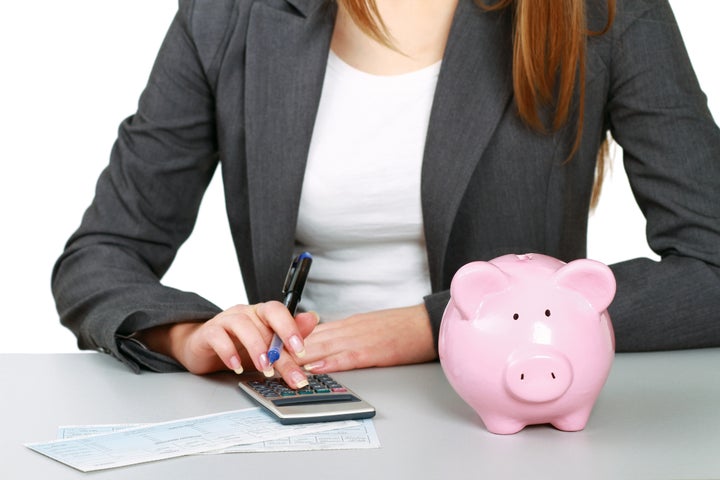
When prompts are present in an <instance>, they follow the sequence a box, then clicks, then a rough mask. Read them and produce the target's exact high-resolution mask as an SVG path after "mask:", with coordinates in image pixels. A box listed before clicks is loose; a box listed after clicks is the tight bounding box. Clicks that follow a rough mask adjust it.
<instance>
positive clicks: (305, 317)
mask: <svg viewBox="0 0 720 480" xmlns="http://www.w3.org/2000/svg"><path fill="white" fill-rule="evenodd" d="M295 322H296V323H297V328H298V331H299V332H300V335H302V337H303V338H306V337H307V336H308V335H310V334H311V333H312V332H313V330H315V327H317V326H318V325H319V323H320V316H319V315H318V314H317V313H316V312H303V313H298V314H297V315H295Z"/></svg>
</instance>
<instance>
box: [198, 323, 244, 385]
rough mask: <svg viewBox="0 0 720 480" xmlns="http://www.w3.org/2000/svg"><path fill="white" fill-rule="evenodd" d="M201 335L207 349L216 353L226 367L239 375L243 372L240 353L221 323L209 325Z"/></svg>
mask: <svg viewBox="0 0 720 480" xmlns="http://www.w3.org/2000/svg"><path fill="white" fill-rule="evenodd" d="M200 333H201V334H202V336H203V338H204V343H205V344H206V345H207V347H209V348H210V349H211V350H212V351H213V352H215V354H216V355H217V356H218V358H220V360H221V361H222V362H223V364H225V366H226V367H228V368H229V369H230V370H233V371H234V372H235V373H237V374H241V373H242V372H243V367H242V362H241V360H240V353H239V352H238V350H237V348H236V346H235V341H234V339H233V338H232V337H231V336H230V334H229V333H228V331H227V330H226V329H225V328H224V327H223V326H222V324H220V323H219V322H218V323H207V324H206V325H204V328H203V329H202V332H200Z"/></svg>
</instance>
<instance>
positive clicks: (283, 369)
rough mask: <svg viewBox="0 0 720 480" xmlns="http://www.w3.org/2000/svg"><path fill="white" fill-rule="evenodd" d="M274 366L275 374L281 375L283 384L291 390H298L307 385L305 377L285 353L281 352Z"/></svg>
mask: <svg viewBox="0 0 720 480" xmlns="http://www.w3.org/2000/svg"><path fill="white" fill-rule="evenodd" d="M274 366H275V368H276V370H277V372H278V373H280V375H282V378H283V380H285V383H287V384H288V385H290V386H291V387H292V388H295V389H298V388H303V387H306V386H307V385H308V379H307V375H306V374H305V372H304V371H303V370H302V369H301V368H300V367H299V366H298V364H297V363H295V360H294V359H293V358H292V356H291V355H289V354H288V353H287V352H286V351H284V350H283V352H282V353H281V355H280V358H279V359H278V360H277V361H276V362H275V363H274Z"/></svg>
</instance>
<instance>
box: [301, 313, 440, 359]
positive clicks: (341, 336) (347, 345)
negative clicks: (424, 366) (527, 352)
mask: <svg viewBox="0 0 720 480" xmlns="http://www.w3.org/2000/svg"><path fill="white" fill-rule="evenodd" d="M305 351H306V356H305V357H304V358H303V362H304V367H305V369H306V370H308V371H309V372H311V373H330V372H337V371H343V370H353V369H356V368H366V367H388V366H392V365H404V364H411V363H421V362H427V361H430V360H433V359H435V358H437V353H436V352H435V346H434V342H433V335H432V330H431V327H430V319H429V317H428V313H427V310H426V309H425V305H423V304H421V305H415V306H411V307H402V308H393V309H388V310H378V311H375V312H369V313H362V314H358V315H353V316H350V317H348V318H345V319H342V320H337V321H333V322H327V323H321V324H319V325H318V326H317V327H315V330H313V332H312V333H311V334H310V335H309V336H308V337H307V338H305Z"/></svg>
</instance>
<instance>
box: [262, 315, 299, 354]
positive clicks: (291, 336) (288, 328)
mask: <svg viewBox="0 0 720 480" xmlns="http://www.w3.org/2000/svg"><path fill="white" fill-rule="evenodd" d="M255 311H256V313H257V315H258V317H260V319H261V320H263V322H264V323H265V324H266V325H268V326H269V327H270V329H272V331H273V332H275V333H276V334H277V335H278V336H279V337H280V339H281V340H282V342H283V344H284V345H285V349H286V350H288V351H290V352H292V353H293V354H294V355H295V356H297V357H298V358H302V357H303V356H304V355H305V343H304V342H303V336H302V335H301V333H300V330H299V329H298V325H297V322H296V321H295V319H294V318H293V317H292V315H290V312H289V311H288V309H287V308H286V307H285V305H283V304H282V303H280V302H277V301H271V302H266V303H262V304H259V305H257V308H256V309H255Z"/></svg>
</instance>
